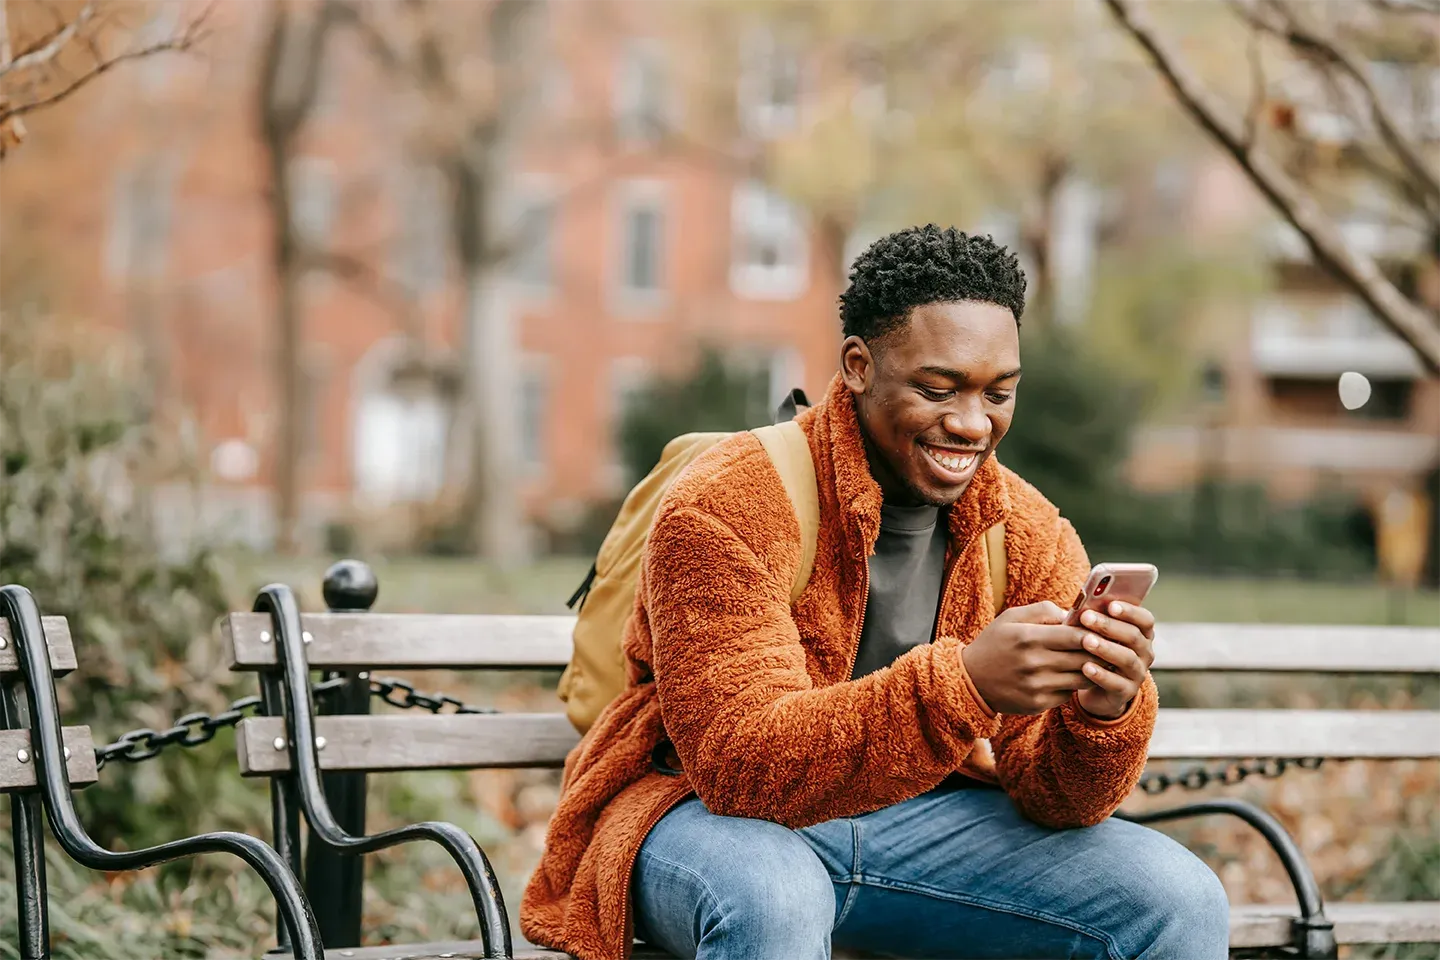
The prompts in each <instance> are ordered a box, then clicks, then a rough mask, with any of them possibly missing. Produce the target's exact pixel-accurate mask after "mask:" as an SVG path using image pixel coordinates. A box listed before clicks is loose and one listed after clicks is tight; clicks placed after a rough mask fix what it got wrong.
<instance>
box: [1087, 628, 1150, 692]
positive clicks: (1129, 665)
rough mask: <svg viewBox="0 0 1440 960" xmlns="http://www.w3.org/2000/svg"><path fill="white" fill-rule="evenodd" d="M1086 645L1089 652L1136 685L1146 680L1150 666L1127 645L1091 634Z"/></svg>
mask: <svg viewBox="0 0 1440 960" xmlns="http://www.w3.org/2000/svg"><path fill="white" fill-rule="evenodd" d="M1084 645H1085V649H1086V650H1087V651H1088V652H1090V653H1092V654H1094V655H1095V656H1097V657H1099V658H1100V659H1101V660H1104V661H1105V662H1106V663H1109V664H1112V665H1113V666H1114V667H1115V669H1116V670H1119V671H1120V672H1121V673H1123V674H1124V675H1125V676H1126V677H1128V678H1129V679H1131V680H1134V681H1135V682H1136V683H1139V682H1140V681H1142V680H1144V679H1145V671H1146V670H1148V669H1149V665H1148V664H1146V663H1145V662H1144V660H1143V659H1142V658H1141V657H1140V655H1139V654H1138V653H1136V652H1135V651H1134V650H1132V649H1131V648H1130V647H1128V646H1126V645H1125V644H1122V643H1116V642H1115V641H1114V640H1106V639H1104V638H1103V637H1099V636H1096V635H1095V634H1090V635H1089V636H1087V637H1086V638H1085V640H1084ZM1086 666H1094V663H1093V661H1092V662H1091V663H1088V664H1086ZM1082 669H1083V668H1082ZM1104 672H1105V673H1107V674H1108V673H1109V672H1110V671H1108V670H1106V671H1104ZM1087 675H1088V674H1087Z"/></svg>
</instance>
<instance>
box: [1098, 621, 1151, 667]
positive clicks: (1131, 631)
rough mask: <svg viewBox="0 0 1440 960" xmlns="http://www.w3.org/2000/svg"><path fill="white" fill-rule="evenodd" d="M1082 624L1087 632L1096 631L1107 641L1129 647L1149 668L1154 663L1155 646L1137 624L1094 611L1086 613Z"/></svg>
mask: <svg viewBox="0 0 1440 960" xmlns="http://www.w3.org/2000/svg"><path fill="white" fill-rule="evenodd" d="M1134 609H1139V608H1138V607H1137V608H1134ZM1080 622H1081V624H1082V625H1083V626H1084V627H1085V628H1086V629H1087V630H1091V631H1094V633H1096V634H1098V635H1099V636H1101V637H1103V638H1105V639H1107V640H1110V641H1113V642H1115V643H1119V644H1123V645H1124V646H1126V647H1129V648H1130V649H1131V650H1133V651H1134V652H1135V654H1136V655H1137V656H1138V657H1139V658H1140V659H1141V660H1142V661H1143V662H1144V664H1145V666H1146V667H1147V668H1148V667H1149V666H1150V664H1151V663H1152V662H1154V659H1155V654H1154V644H1153V643H1152V642H1151V640H1150V638H1149V637H1148V636H1146V635H1145V634H1144V633H1143V632H1142V631H1141V629H1140V627H1139V626H1137V625H1136V624H1134V623H1131V622H1130V621H1128V620H1120V619H1117V618H1114V617H1107V616H1105V615H1104V614H1102V613H1097V612H1095V611H1094V610H1087V611H1085V613H1084V614H1083V615H1082V616H1081V617H1080ZM1152 624H1153V621H1152Z"/></svg>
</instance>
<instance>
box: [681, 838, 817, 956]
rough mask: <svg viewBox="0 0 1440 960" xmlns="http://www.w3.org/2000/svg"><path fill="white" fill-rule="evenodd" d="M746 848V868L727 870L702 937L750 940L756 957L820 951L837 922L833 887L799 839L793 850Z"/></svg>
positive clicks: (814, 857) (715, 892)
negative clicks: (752, 849) (715, 906)
mask: <svg viewBox="0 0 1440 960" xmlns="http://www.w3.org/2000/svg"><path fill="white" fill-rule="evenodd" d="M757 852H758V851H747V852H746V854H744V855H743V856H745V858H746V859H747V860H749V861H750V862H749V863H747V864H746V868H745V869H743V870H738V871H734V872H732V873H730V874H729V875H727V877H726V880H727V882H726V884H725V886H724V887H723V888H722V889H718V890H714V891H713V893H714V895H715V897H716V899H717V901H718V903H717V910H716V912H715V914H714V915H712V918H711V919H712V923H710V924H708V925H707V927H709V929H707V930H706V931H705V933H704V934H702V940H703V939H707V938H708V937H711V936H720V935H721V934H723V935H724V937H725V939H727V940H732V941H737V940H738V941H743V942H746V943H749V944H752V945H754V947H755V948H756V950H757V951H758V952H756V953H754V954H753V956H755V957H768V956H777V957H779V956H796V957H808V956H812V955H822V956H823V955H824V954H823V951H824V950H826V949H828V946H829V943H830V932H831V929H832V928H833V927H834V925H835V887H834V885H833V884H832V882H831V880H830V875H829V873H827V872H826V870H825V867H824V865H822V864H821V863H820V859H819V858H818V857H817V856H815V854H814V852H813V851H811V850H810V848H809V847H808V846H806V845H805V844H804V843H803V842H802V843H801V844H800V846H799V847H798V848H796V849H793V850H785V851H783V852H782V851H779V850H769V851H765V853H762V854H760V855H759V856H751V854H754V853H757Z"/></svg>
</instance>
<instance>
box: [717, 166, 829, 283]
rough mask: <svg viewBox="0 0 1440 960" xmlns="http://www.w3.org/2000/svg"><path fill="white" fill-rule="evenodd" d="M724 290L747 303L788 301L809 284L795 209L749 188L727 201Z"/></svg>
mask: <svg viewBox="0 0 1440 960" xmlns="http://www.w3.org/2000/svg"><path fill="white" fill-rule="evenodd" d="M730 216H731V228H732V231H731V232H732V243H733V249H732V253H731V261H730V287H731V289H732V290H733V291H734V292H735V294H736V295H737V296H741V297H747V298H749V299H752V300H793V299H795V298H796V297H798V296H800V295H801V294H802V293H804V292H805V288H806V285H807V284H808V282H809V266H810V245H809V242H808V239H807V237H806V232H805V225H804V223H803V221H802V219H801V216H800V212H799V210H798V209H796V207H795V205H794V204H792V203H790V202H789V201H788V200H786V199H785V198H784V197H781V196H780V195H779V194H777V193H775V192H774V191H772V190H769V189H768V188H766V187H765V186H764V185H763V184H760V183H755V182H750V183H743V184H740V185H739V186H737V187H736V188H735V193H734V197H733V199H732V201H731V213H730Z"/></svg>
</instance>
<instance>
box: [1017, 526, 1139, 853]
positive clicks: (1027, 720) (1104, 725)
mask: <svg viewBox="0 0 1440 960" xmlns="http://www.w3.org/2000/svg"><path fill="white" fill-rule="evenodd" d="M1059 523H1060V525H1061V529H1060V538H1059V544H1058V548H1057V550H1056V551H1055V562H1054V565H1053V567H1052V568H1051V569H1050V571H1049V574H1048V576H1044V577H1042V578H1041V579H1040V582H1039V584H1038V587H1037V590H1036V591H1035V592H1034V594H1033V595H1029V596H1027V597H1026V599H1025V601H1024V602H1026V603H1038V602H1040V601H1042V600H1051V601H1053V602H1055V603H1057V604H1059V605H1060V606H1062V607H1066V608H1069V606H1070V604H1071V603H1072V602H1073V601H1074V599H1075V595H1076V594H1077V593H1078V592H1079V591H1080V589H1081V588H1082V587H1083V586H1084V584H1085V577H1086V576H1087V575H1088V574H1089V572H1090V563H1089V561H1088V560H1087V559H1086V557H1085V548H1084V547H1083V546H1082V545H1081V543H1080V538H1079V536H1078V535H1077V534H1076V533H1075V528H1074V527H1072V526H1071V525H1070V523H1069V521H1067V520H1064V519H1060V520H1059ZM1026 592H1027V594H1029V593H1030V591H1026ZM1158 704H1159V698H1158V695H1157V693H1156V690H1155V681H1154V680H1152V679H1151V678H1149V677H1146V678H1145V683H1144V685H1143V686H1141V688H1140V691H1139V693H1137V694H1136V695H1135V698H1134V699H1133V700H1132V701H1131V702H1130V706H1129V708H1128V709H1127V710H1126V711H1125V713H1124V714H1123V715H1121V716H1120V717H1118V718H1117V719H1114V720H1102V719H1099V718H1097V717H1093V716H1091V715H1090V714H1088V713H1086V712H1085V711H1084V710H1083V709H1081V707H1080V705H1079V703H1077V702H1076V700H1075V698H1073V697H1072V698H1071V699H1070V700H1069V701H1067V702H1066V703H1064V704H1062V705H1061V706H1058V707H1054V708H1052V709H1050V710H1047V711H1046V712H1044V713H1042V714H1039V715H1036V716H1022V715H1007V716H1005V717H1003V718H1002V719H1001V722H1000V730H999V732H998V733H997V734H996V735H995V737H994V738H993V739H992V741H991V745H992V747H993V748H994V751H995V771H996V774H997V775H998V777H999V779H1000V783H1001V785H1002V786H1004V788H1005V790H1006V792H1007V793H1009V794H1010V797H1011V799H1012V800H1013V801H1014V802H1015V805H1016V807H1018V808H1019V809H1020V812H1021V813H1023V814H1024V815H1025V816H1026V817H1028V818H1029V819H1031V820H1033V821H1035V822H1036V823H1040V824H1043V825H1045V826H1049V827H1061V828H1063V827H1082V826H1091V825H1093V824H1096V823H1099V822H1100V821H1102V820H1104V819H1105V818H1106V817H1108V816H1110V814H1112V813H1114V812H1115V810H1116V809H1117V808H1119V806H1120V804H1121V803H1122V802H1124V800H1125V798H1126V797H1127V796H1129V795H1130V792H1131V791H1132V790H1134V789H1135V785H1136V783H1138V782H1139V780H1140V774H1141V772H1142V771H1143V770H1144V769H1145V758H1146V755H1147V754H1148V752H1149V748H1150V735H1151V734H1152V733H1153V732H1154V729H1155V713H1156V709H1157V706H1158Z"/></svg>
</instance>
